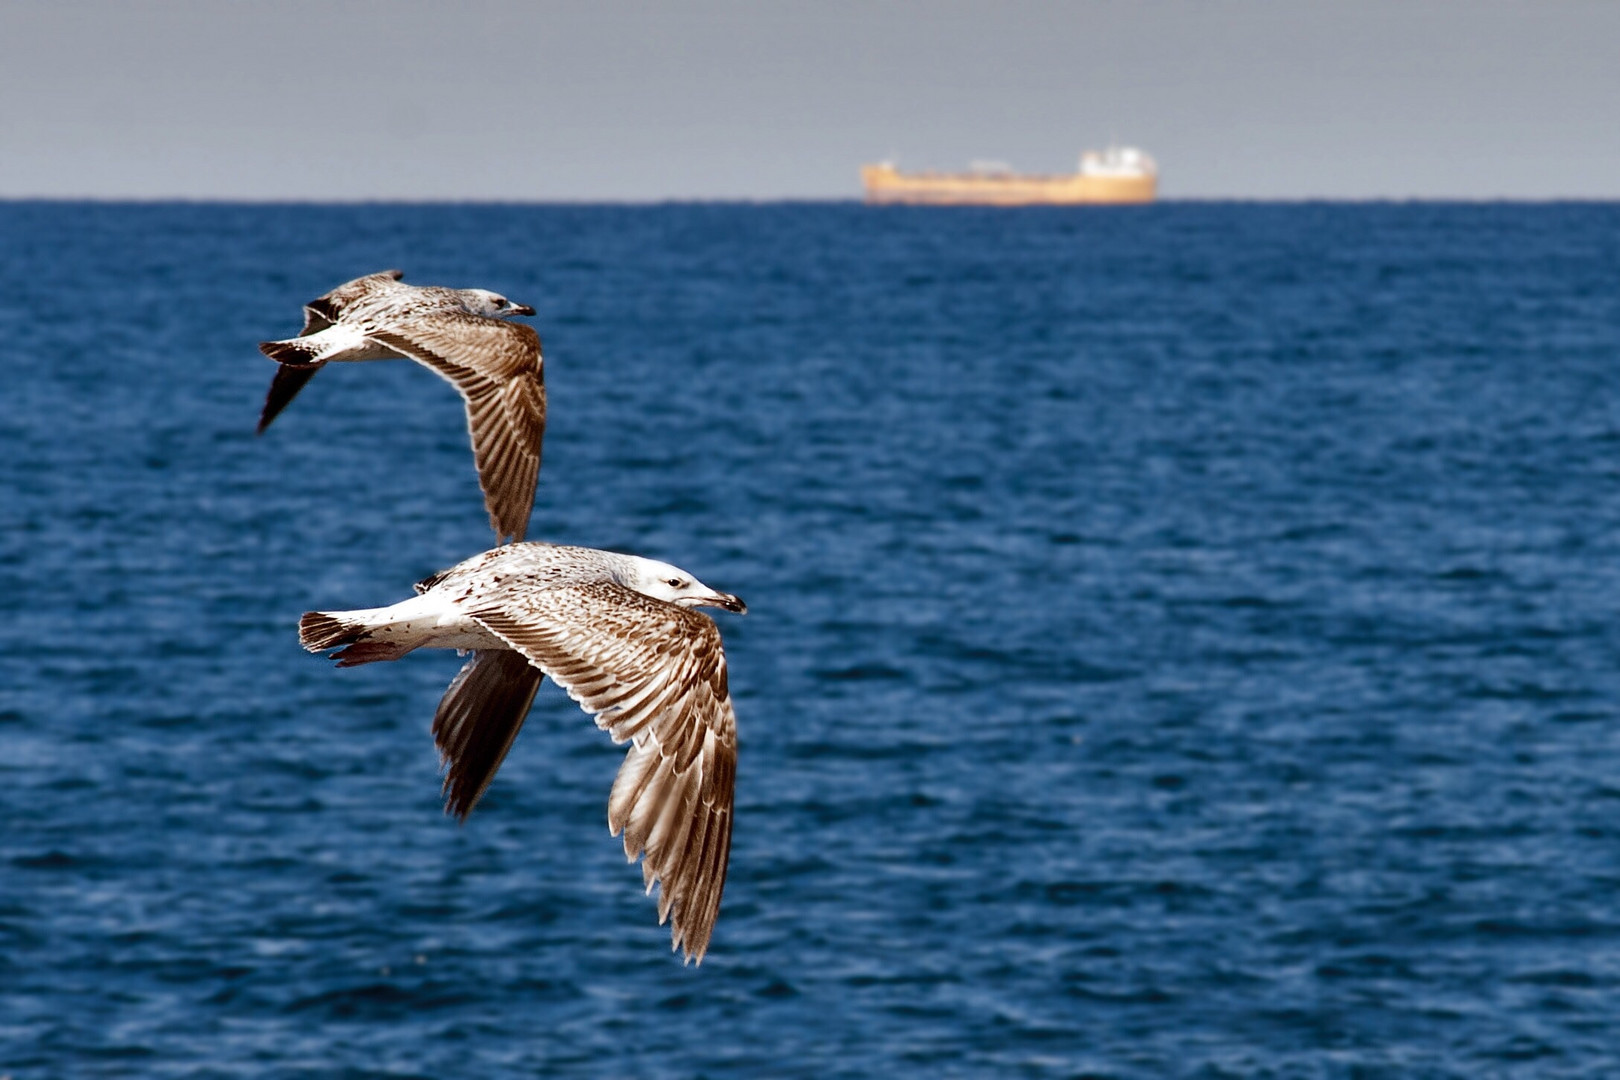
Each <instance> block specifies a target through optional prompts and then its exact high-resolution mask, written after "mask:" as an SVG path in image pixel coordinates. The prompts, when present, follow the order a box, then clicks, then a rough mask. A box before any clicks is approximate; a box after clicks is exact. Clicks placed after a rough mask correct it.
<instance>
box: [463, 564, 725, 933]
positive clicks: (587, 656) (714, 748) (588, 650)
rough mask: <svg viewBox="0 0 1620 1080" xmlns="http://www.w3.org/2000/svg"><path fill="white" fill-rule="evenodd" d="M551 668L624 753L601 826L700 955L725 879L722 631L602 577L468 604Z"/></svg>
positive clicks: (495, 629) (665, 916)
mask: <svg viewBox="0 0 1620 1080" xmlns="http://www.w3.org/2000/svg"><path fill="white" fill-rule="evenodd" d="M471 614H472V616H473V618H475V619H477V620H478V621H479V622H480V623H482V624H483V625H484V626H485V627H486V628H488V629H489V630H490V631H491V632H492V633H494V634H496V635H498V636H499V637H500V638H501V639H502V640H503V641H506V642H507V643H508V644H510V645H511V646H512V647H513V648H514V649H516V650H517V651H519V652H520V653H522V654H523V655H524V656H526V657H528V659H529V661H530V662H531V663H533V664H534V665H535V666H537V667H539V668H540V669H541V670H542V671H544V672H545V673H546V674H547V675H549V676H550V677H551V678H552V679H553V680H554V681H555V682H556V683H557V684H558V685H560V686H561V687H563V689H565V690H567V691H568V695H569V696H570V697H572V698H573V699H574V700H575V701H577V702H579V704H580V705H581V706H582V707H583V708H584V709H585V711H586V712H589V713H591V714H592V715H593V716H594V717H595V718H596V724H597V726H598V727H601V728H603V729H605V730H606V731H607V732H608V733H609V734H611V735H612V736H613V739H614V741H615V742H621V743H622V742H626V741H628V742H629V743H630V750H629V753H628V754H627V755H626V756H625V760H624V764H623V765H622V766H621V767H620V769H619V775H618V778H617V779H615V780H614V782H613V791H612V793H611V794H610V795H609V797H608V826H609V828H611V829H612V831H613V833H614V835H618V834H619V833H620V832H621V831H622V832H623V833H624V853H625V856H626V857H627V858H629V859H630V860H631V861H634V860H635V859H636V857H637V856H642V864H641V871H642V877H643V879H644V881H645V883H646V886H647V891H648V892H651V891H652V887H653V885H654V884H655V883H656V884H657V885H658V886H659V897H658V921H659V922H660V923H663V922H664V921H665V920H666V919H667V920H669V921H670V923H671V926H672V938H673V946H674V947H675V948H682V949H684V950H685V953H686V957H687V959H688V960H697V961H700V962H701V961H702V959H703V954H704V952H706V951H707V950H708V947H709V938H710V936H711V934H712V933H713V931H714V921H715V918H716V916H717V915H718V914H719V912H720V894H721V893H722V892H723V891H724V889H725V883H726V864H727V861H728V859H729V857H730V854H731V807H732V799H733V794H734V791H735V788H736V777H737V719H736V714H735V713H733V711H732V708H731V694H730V691H729V689H728V688H727V684H726V658H725V653H724V652H723V650H722V648H721V644H720V630H719V628H718V627H716V626H715V624H714V620H712V619H710V618H709V617H708V616H706V615H702V614H699V613H697V612H695V611H690V610H688V609H686V608H681V607H676V606H675V605H673V604H666V603H663V602H662V601H659V600H654V599H652V598H650V597H646V596H643V595H642V594H640V593H638V592H635V591H633V590H631V589H627V588H624V587H623V586H621V585H616V584H611V583H600V584H594V585H585V586H575V587H570V588H562V589H548V590H536V591H534V592H523V593H519V594H517V595H516V596H513V597H511V598H509V599H507V600H505V601H504V602H500V603H494V604H489V605H485V606H483V607H480V608H479V609H477V610H474V611H472V612H471Z"/></svg>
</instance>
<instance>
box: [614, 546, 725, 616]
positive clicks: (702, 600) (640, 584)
mask: <svg viewBox="0 0 1620 1080" xmlns="http://www.w3.org/2000/svg"><path fill="white" fill-rule="evenodd" d="M630 559H631V561H630V565H629V572H628V573H626V574H624V575H623V584H625V585H628V586H629V587H630V588H632V589H634V590H636V592H638V593H641V594H643V595H645V596H650V597H652V598H653V599H654V600H664V601H667V602H669V603H671V604H676V605H678V606H680V607H688V608H691V607H721V608H725V609H726V610H727V611H735V612H736V613H737V614H739V615H746V614H747V613H748V605H747V604H745V603H743V602H742V599H741V598H740V597H737V596H733V595H732V594H731V593H723V592H718V591H716V590H714V589H711V588H709V587H708V586H707V585H705V584H703V582H701V581H699V580H698V579H697V578H695V577H693V576H692V575H691V574H688V573H687V572H686V571H685V570H682V569H681V568H680V567H678V566H671V565H669V563H664V562H659V561H658V560H656V559H642V558H638V557H634V556H631V557H630Z"/></svg>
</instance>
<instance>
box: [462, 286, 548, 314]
mask: <svg viewBox="0 0 1620 1080" xmlns="http://www.w3.org/2000/svg"><path fill="white" fill-rule="evenodd" d="M461 296H462V301H463V303H465V304H466V307H467V310H468V311H470V312H472V313H473V314H474V315H492V316H494V317H496V318H503V317H505V316H507V315H533V314H534V308H532V307H530V306H529V305H528V304H514V303H512V301H510V300H508V299H507V298H506V297H504V296H502V295H501V294H500V293H495V292H490V291H489V290H488V289H462V290H461Z"/></svg>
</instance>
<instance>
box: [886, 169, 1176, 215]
mask: <svg viewBox="0 0 1620 1080" xmlns="http://www.w3.org/2000/svg"><path fill="white" fill-rule="evenodd" d="M861 184H862V186H863V187H865V189H866V201H867V202H868V203H902V204H921V205H928V206H1090V205H1116V204H1128V203H1150V202H1152V201H1153V200H1154V197H1155V196H1156V195H1157V194H1158V177H1157V176H1156V175H1153V174H1148V175H1144V176H1092V175H1087V174H1085V173H1076V174H1074V175H1071V176H1017V175H1012V174H1008V175H999V174H992V175H978V174H974V173H903V172H900V171H899V170H898V169H895V168H893V167H892V166H886V165H866V166H863V167H862V168H861Z"/></svg>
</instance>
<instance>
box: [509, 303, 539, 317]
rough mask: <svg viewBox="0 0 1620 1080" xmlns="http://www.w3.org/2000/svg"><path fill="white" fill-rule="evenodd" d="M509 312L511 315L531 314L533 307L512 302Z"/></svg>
mask: <svg viewBox="0 0 1620 1080" xmlns="http://www.w3.org/2000/svg"><path fill="white" fill-rule="evenodd" d="M509 314H512V315H533V314H534V308H532V307H530V306H529V305H528V304H513V305H512V310H511V311H510V312H509Z"/></svg>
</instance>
